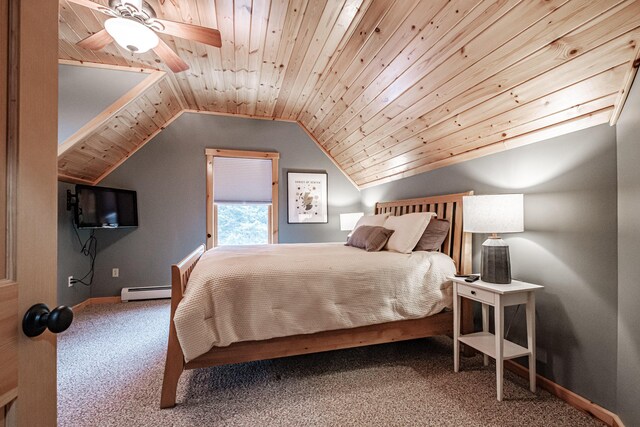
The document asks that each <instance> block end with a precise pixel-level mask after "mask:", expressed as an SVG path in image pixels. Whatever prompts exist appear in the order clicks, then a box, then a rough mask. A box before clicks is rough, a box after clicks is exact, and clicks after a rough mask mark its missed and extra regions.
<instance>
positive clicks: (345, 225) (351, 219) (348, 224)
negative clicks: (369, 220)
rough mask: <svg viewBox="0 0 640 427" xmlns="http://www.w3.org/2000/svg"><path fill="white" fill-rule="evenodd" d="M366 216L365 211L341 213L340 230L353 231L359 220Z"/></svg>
mask: <svg viewBox="0 0 640 427" xmlns="http://www.w3.org/2000/svg"><path fill="white" fill-rule="evenodd" d="M362 216H364V212H354V213H345V214H340V230H341V231H351V230H353V229H354V227H355V226H356V224H357V223H358V220H359V219H360V218H362Z"/></svg>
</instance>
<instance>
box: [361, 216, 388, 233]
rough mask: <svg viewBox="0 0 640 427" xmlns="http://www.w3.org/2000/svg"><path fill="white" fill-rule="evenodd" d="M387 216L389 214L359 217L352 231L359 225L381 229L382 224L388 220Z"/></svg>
mask: <svg viewBox="0 0 640 427" xmlns="http://www.w3.org/2000/svg"><path fill="white" fill-rule="evenodd" d="M389 215H390V214H388V213H384V214H379V215H365V216H361V217H360V219H359V220H358V222H357V223H356V226H355V227H353V229H354V230H355V229H356V228H358V227H360V226H361V225H372V226H374V227H382V226H383V225H384V222H385V221H386V220H387V218H389Z"/></svg>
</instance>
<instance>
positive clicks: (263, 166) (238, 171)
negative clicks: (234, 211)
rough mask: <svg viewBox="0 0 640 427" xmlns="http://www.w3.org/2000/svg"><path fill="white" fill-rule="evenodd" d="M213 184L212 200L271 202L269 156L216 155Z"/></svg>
mask: <svg viewBox="0 0 640 427" xmlns="http://www.w3.org/2000/svg"><path fill="white" fill-rule="evenodd" d="M213 184H214V187H213V199H214V202H216V203H271V160H269V159H242V158H235V157H216V158H214V160H213Z"/></svg>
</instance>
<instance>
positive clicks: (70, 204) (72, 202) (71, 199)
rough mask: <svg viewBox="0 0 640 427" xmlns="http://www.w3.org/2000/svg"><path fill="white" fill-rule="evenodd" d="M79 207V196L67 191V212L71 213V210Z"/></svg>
mask: <svg viewBox="0 0 640 427" xmlns="http://www.w3.org/2000/svg"><path fill="white" fill-rule="evenodd" d="M74 207H75V208H77V207H78V194H77V193H76V194H74V193H72V192H71V190H67V210H68V211H70V210H71V208H74Z"/></svg>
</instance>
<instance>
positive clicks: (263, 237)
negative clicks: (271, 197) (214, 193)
mask: <svg viewBox="0 0 640 427" xmlns="http://www.w3.org/2000/svg"><path fill="white" fill-rule="evenodd" d="M216 211H217V214H216V219H217V220H218V227H217V230H218V246H224V245H256V244H265V243H269V213H270V209H269V206H268V205H265V204H235V203H216Z"/></svg>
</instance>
